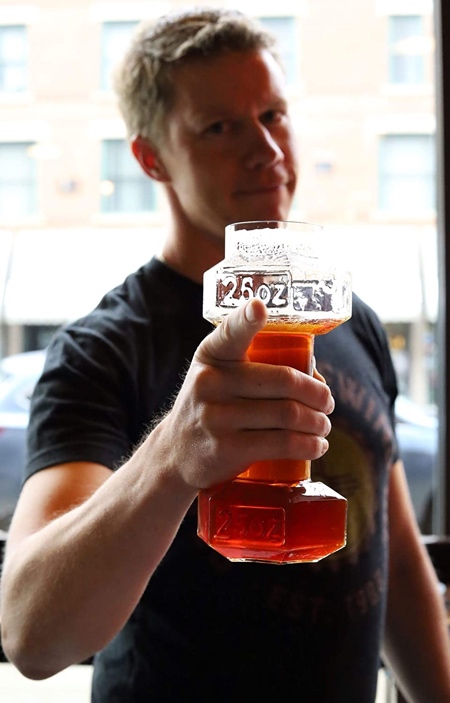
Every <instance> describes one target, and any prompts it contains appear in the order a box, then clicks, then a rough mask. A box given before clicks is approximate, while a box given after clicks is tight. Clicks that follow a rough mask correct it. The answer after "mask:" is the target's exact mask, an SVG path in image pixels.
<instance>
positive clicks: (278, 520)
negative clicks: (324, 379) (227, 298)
mask: <svg viewBox="0 0 450 703" xmlns="http://www.w3.org/2000/svg"><path fill="white" fill-rule="evenodd" d="M341 322H342V320H339V319H334V318H325V319H320V320H315V321H308V322H305V321H298V320H295V321H293V322H291V321H289V320H276V321H270V322H269V323H268V324H267V325H266V327H265V328H264V329H263V330H262V331H261V332H259V333H258V334H257V335H256V336H255V337H254V339H253V342H252V344H251V346H250V347H249V349H248V351H247V354H248V357H249V358H250V360H251V361H256V362H261V363H267V364H278V365H280V364H281V365H287V366H291V367H293V368H295V369H298V370H299V371H303V372H304V373H307V374H309V375H311V374H312V361H313V349H314V336H315V335H317V334H325V333H326V332H329V331H330V330H332V329H333V328H334V327H337V326H338V325H339V324H341ZM310 474H311V462H310V461H293V460H288V459H282V460H277V461H259V462H255V463H254V464H251V466H249V467H248V469H247V470H246V471H245V472H243V473H241V474H240V475H239V476H238V477H237V478H236V479H234V480H233V481H231V482H229V483H225V484H222V485H221V486H215V487H213V488H211V489H209V490H204V491H201V492H200V494H199V498H198V501H199V510H198V515H199V522H198V534H199V536H200V537H202V539H204V540H205V542H207V543H208V544H209V545H210V546H212V547H214V549H216V551H218V552H220V553H221V554H222V555H223V556H225V557H227V558H228V559H230V560H232V561H258V560H261V561H264V562H268V561H269V562H273V563H293V562H302V561H317V560H319V559H321V558H323V557H324V556H327V555H328V554H331V553H332V552H335V551H336V550H337V549H340V548H341V547H343V546H344V545H345V540H346V515H347V501H346V500H345V498H342V496H340V495H339V494H337V493H335V492H334V491H332V490H331V489H329V488H328V487H327V486H325V485H324V484H322V483H318V482H316V483H315V482H311V481H310V480H309V479H310Z"/></svg>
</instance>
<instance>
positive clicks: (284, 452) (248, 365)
mask: <svg viewBox="0 0 450 703" xmlns="http://www.w3.org/2000/svg"><path fill="white" fill-rule="evenodd" d="M266 320H267V311H266V308H265V306H264V304H263V303H262V302H261V301H259V300H252V301H250V302H249V303H247V304H246V305H245V306H242V307H241V308H238V309H237V310H235V311H234V312H232V313H231V314H230V315H229V316H228V317H227V318H225V320H224V321H223V323H222V324H221V325H219V326H218V327H217V329H215V330H214V331H213V332H212V333H211V334H210V335H209V336H208V337H206V338H205V339H204V340H203V342H202V343H201V344H200V346H199V347H198V349H197V351H196V353H195V355H194V358H193V360H192V364H191V367H190V369H189V372H188V373H187V375H186V378H185V382H184V384H183V387H182V389H181V391H180V393H179V395H178V397H177V400H176V402H175V404H174V406H173V409H172V411H171V412H170V413H169V414H168V415H167V416H166V418H165V419H164V420H163V422H162V423H161V425H162V426H163V427H164V429H168V434H167V435H166V436H167V437H170V438H171V444H170V448H169V451H170V452H172V458H171V459H170V460H169V461H170V463H172V462H173V463H172V466H174V467H176V470H177V472H178V473H179V474H180V475H181V477H182V479H183V481H184V482H186V483H187V484H188V485H189V486H191V487H193V488H195V489H200V488H206V487H209V486H212V485H215V484H217V483H220V482H221V481H224V480H230V479H232V478H234V477H235V476H236V475H237V474H239V473H241V472H242V471H244V470H245V469H246V468H247V467H248V466H249V465H250V464H251V463H253V462H254V461H262V460H267V459H272V460H273V459H297V460H301V459H317V458H318V457H320V456H322V455H323V454H324V453H325V451H326V450H327V449H328V442H327V440H326V439H325V437H326V436H327V435H328V433H329V432H330V429H331V424H330V421H329V419H328V417H327V415H328V414H329V413H331V412H332V411H333V409H334V401H333V398H332V396H331V393H330V389H329V388H328V386H326V384H324V383H323V380H321V378H320V379H319V378H313V377H310V376H308V375H306V374H304V373H302V372H300V371H297V370H296V369H293V368H291V367H288V366H276V365H272V364H260V363H255V362H250V361H249V360H248V357H247V349H248V347H249V345H250V343H251V341H252V339H253V337H254V336H255V334H256V333H257V332H259V331H260V330H261V329H262V328H263V327H264V325H265V324H266ZM161 425H160V428H159V429H160V430H161V429H163V427H162V426H161Z"/></svg>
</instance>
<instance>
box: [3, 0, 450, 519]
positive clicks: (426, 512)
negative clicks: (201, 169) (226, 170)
mask: <svg viewBox="0 0 450 703" xmlns="http://www.w3.org/2000/svg"><path fill="white" fill-rule="evenodd" d="M190 4H191V3H186V2H181V1H177V0H172V1H170V2H158V1H155V0H146V1H144V2H140V1H137V2H132V1H125V0H124V1H122V2H92V0H34V1H30V2H26V3H24V2H17V0H9V1H8V0H6V1H5V0H1V1H0V358H1V359H2V361H1V362H0V379H1V378H2V379H3V381H1V380H0V496H2V498H1V499H0V529H1V528H3V529H7V526H8V524H9V519H10V515H11V512H12V508H13V506H14V504H15V500H16V494H17V491H18V487H19V483H20V470H21V465H22V464H23V461H24V446H23V438H24V430H25V427H26V424H27V420H28V414H27V413H28V403H29V395H30V393H31V390H32V387H33V385H34V383H35V379H36V377H37V375H38V373H39V371H40V369H41V367H42V362H43V356H44V355H43V354H39V353H38V354H29V352H32V351H34V350H43V349H45V347H46V346H47V344H48V342H49V340H50V338H51V336H52V335H53V334H54V332H55V330H56V329H57V328H58V327H59V326H61V325H63V324H65V323H66V322H68V321H70V320H72V319H74V318H76V317H78V316H81V315H83V314H84V313H86V312H88V311H89V310H90V309H91V308H92V307H93V306H95V305H96V304H97V303H98V301H99V300H100V298H101V297H102V295H103V293H105V292H106V291H107V290H108V289H109V288H111V287H112V286H114V285H115V284H117V283H119V282H121V281H122V280H123V278H124V277H125V276H126V275H127V274H128V273H129V272H130V271H132V270H133V269H135V268H136V267H138V266H139V265H140V264H142V263H144V262H145V261H147V260H148V259H149V258H150V257H151V256H152V255H153V254H154V253H155V252H157V251H158V249H159V247H160V244H161V241H162V237H163V236H164V233H165V227H166V222H167V207H166V203H165V200H164V195H163V193H162V191H159V190H158V188H157V187H156V186H155V185H154V184H153V183H152V182H151V181H150V180H149V179H148V178H146V177H144V175H143V174H141V172H140V170H139V167H138V165H137V163H136V162H135V161H134V159H133V158H132V156H131V154H130V151H129V147H128V145H127V142H126V140H125V129H124V125H123V122H122V120H121V117H120V115H119V112H118V109H117V106H116V101H115V96H114V93H113V91H112V78H111V76H112V71H113V69H114V66H115V64H116V63H117V61H118V59H119V58H120V56H121V55H122V53H123V51H124V49H125V47H126V45H127V42H128V40H129V38H130V35H131V32H132V31H133V30H134V28H135V26H136V24H137V23H138V21H139V20H141V19H143V18H151V17H157V16H159V15H161V14H162V13H164V12H166V11H167V10H169V9H172V8H182V7H183V6H186V5H190ZM209 4H211V5H218V4H219V5H221V6H224V5H225V6H230V7H234V6H235V5H234V3H229V2H227V1H225V2H220V3H216V2H214V0H211V1H210V3H209ZM239 9H241V10H243V11H244V12H247V13H248V14H251V15H253V16H255V17H257V18H259V19H260V20H261V21H262V22H263V24H264V25H266V26H267V27H268V28H269V29H271V30H272V31H273V32H274V33H275V34H276V35H277V37H278V38H279V41H280V47H281V53H282V58H283V60H284V64H285V68H286V75H287V79H288V85H289V98H290V104H291V113H292V116H293V120H294V125H295V130H296V133H297V136H298V141H299V147H300V158H301V179H300V187H299V189H298V193H297V197H296V201H295V207H294V209H293V211H292V213H291V219H296V220H303V221H309V222H315V223H319V224H322V225H323V226H324V228H325V232H326V235H327V238H328V240H329V246H330V248H332V249H333V251H334V253H335V256H336V257H337V258H341V259H342V260H343V261H344V262H345V263H346V265H347V266H348V267H349V268H350V269H351V271H352V273H353V282H354V290H355V292H356V293H358V295H359V296H360V297H362V298H363V299H364V300H365V301H366V302H368V303H369V304H370V305H372V307H373V308H374V309H375V310H376V312H377V313H378V314H379V315H380V317H381V320H382V321H383V323H384V325H385V327H386V331H387V333H388V336H389V341H390V346H391V349H392V354H393V359H394V363H395V366H396V370H397V373H398V379H399V387H400V393H401V397H400V399H399V403H398V407H397V417H398V423H399V424H398V431H399V438H400V443H401V446H402V450H403V452H404V457H405V462H406V464H407V472H408V480H409V482H410V487H411V491H412V494H413V500H414V505H415V509H416V512H417V515H418V518H419V521H420V524H421V528H422V530H423V531H424V532H429V531H430V530H431V512H432V502H433V490H434V489H433V486H434V481H435V476H434V474H435V464H436V462H435V459H436V452H437V433H438V420H439V413H438V412H437V404H436V391H437V383H438V382H439V380H438V374H437V362H436V358H437V357H436V323H437V318H438V266H437V258H438V257H437V234H436V232H437V226H436V139H435V134H436V116H435V76H434V60H435V58H434V46H435V41H434V18H433V3H432V0H341V1H340V2H336V0H278V2H277V3H276V4H274V3H273V2H269V1H268V0H258V2H256V1H254V0H240V2H239Z"/></svg>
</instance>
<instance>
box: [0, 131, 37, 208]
mask: <svg viewBox="0 0 450 703" xmlns="http://www.w3.org/2000/svg"><path fill="white" fill-rule="evenodd" d="M31 146H32V145H31V143H23V142H20V143H19V142H12V143H3V144H0V164H1V166H2V167H1V169H0V220H1V219H2V218H4V217H20V216H21V215H30V214H33V213H36V212H37V177H36V175H37V174H36V162H35V161H34V159H32V158H31V157H30V155H29V148H30V147H31Z"/></svg>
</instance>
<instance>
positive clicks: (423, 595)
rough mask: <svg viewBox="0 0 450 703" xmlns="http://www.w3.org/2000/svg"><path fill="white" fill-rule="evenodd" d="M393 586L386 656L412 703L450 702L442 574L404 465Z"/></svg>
mask: <svg viewBox="0 0 450 703" xmlns="http://www.w3.org/2000/svg"><path fill="white" fill-rule="evenodd" d="M389 534H390V559H389V590H388V608H387V621H386V636H385V643H384V657H385V660H386V663H387V664H388V666H389V667H390V668H391V669H392V671H393V672H394V676H395V678H396V680H397V683H398V686H399V688H400V690H401V691H402V693H403V694H404V696H405V697H406V699H407V700H408V701H410V703H430V702H431V701H433V703H448V701H450V639H449V633H448V629H447V624H446V613H445V608H444V604H443V599H442V596H441V595H440V593H439V590H438V581H437V576H436V573H435V570H434V567H433V565H432V563H431V560H430V559H429V556H428V553H427V551H426V548H425V547H424V546H423V544H422V542H421V539H420V533H419V529H418V527H417V522H416V519H415V516H414V510H413V507H412V503H411V500H410V497H409V490H408V486H407V482H406V477H405V472H404V468H403V464H402V463H401V462H398V463H397V464H395V466H394V467H393V470H392V475H391V480H390V493H389Z"/></svg>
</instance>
